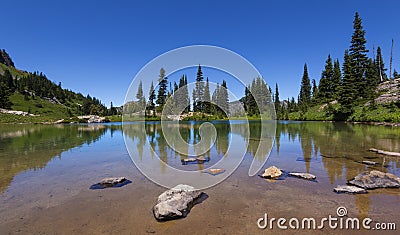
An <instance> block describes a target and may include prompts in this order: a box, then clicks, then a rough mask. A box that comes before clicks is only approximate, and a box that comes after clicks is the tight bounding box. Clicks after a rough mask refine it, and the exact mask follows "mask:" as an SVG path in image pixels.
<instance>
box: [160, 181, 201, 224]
mask: <svg viewBox="0 0 400 235" xmlns="http://www.w3.org/2000/svg"><path fill="white" fill-rule="evenodd" d="M203 196H207V195H206V194H205V193H203V192H199V191H196V190H195V189H194V188H193V187H192V186H189V185H184V184H180V185H177V186H175V187H174V188H172V189H170V190H167V191H165V192H164V193H162V194H161V195H160V196H159V197H158V200H157V204H156V205H155V206H154V207H153V214H154V217H155V218H156V219H157V220H159V221H166V220H173V219H179V218H182V217H185V216H186V215H187V214H188V213H189V212H190V209H191V208H192V207H193V206H194V205H195V204H197V203H199V202H201V200H202V198H204V197H203Z"/></svg>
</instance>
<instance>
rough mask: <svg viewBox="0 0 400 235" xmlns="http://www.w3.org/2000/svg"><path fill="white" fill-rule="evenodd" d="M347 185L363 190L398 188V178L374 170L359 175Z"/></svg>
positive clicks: (399, 182)
mask: <svg viewBox="0 0 400 235" xmlns="http://www.w3.org/2000/svg"><path fill="white" fill-rule="evenodd" d="M348 183H349V184H351V185H355V186H358V187H361V188H364V189H375V188H399V187H400V178H399V177H397V176H395V175H393V174H390V173H384V172H381V171H376V170H374V171H371V172H364V173H361V174H359V175H357V176H356V177H354V178H353V179H352V180H350V181H349V182H348Z"/></svg>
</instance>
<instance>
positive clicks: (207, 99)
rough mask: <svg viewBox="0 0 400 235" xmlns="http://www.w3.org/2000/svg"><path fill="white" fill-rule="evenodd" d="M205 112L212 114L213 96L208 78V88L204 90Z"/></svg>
mask: <svg viewBox="0 0 400 235" xmlns="http://www.w3.org/2000/svg"><path fill="white" fill-rule="evenodd" d="M202 100H203V112H204V113H211V112H212V110H211V95H210V84H209V82H208V77H207V79H206V86H205V88H204V96H203V99H202Z"/></svg>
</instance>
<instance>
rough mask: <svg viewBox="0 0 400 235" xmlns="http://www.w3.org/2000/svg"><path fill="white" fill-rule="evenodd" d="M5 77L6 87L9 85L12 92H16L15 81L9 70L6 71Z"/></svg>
mask: <svg viewBox="0 0 400 235" xmlns="http://www.w3.org/2000/svg"><path fill="white" fill-rule="evenodd" d="M3 77H4V80H5V85H7V87H8V89H9V90H10V92H14V91H15V86H14V79H13V76H12V75H11V72H10V71H9V70H8V69H6V70H5V71H4V75H3Z"/></svg>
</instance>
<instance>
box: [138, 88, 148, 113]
mask: <svg viewBox="0 0 400 235" xmlns="http://www.w3.org/2000/svg"><path fill="white" fill-rule="evenodd" d="M136 99H137V104H138V108H139V110H138V111H142V110H144V109H145V108H146V98H145V97H144V94H143V85H142V81H140V82H139V86H138V90H137V93H136Z"/></svg>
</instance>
